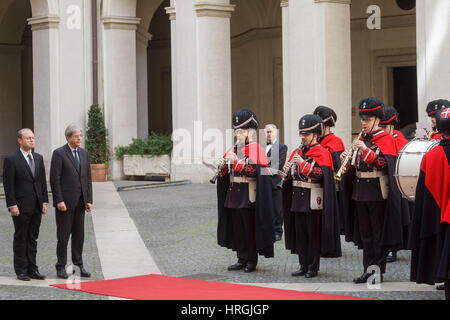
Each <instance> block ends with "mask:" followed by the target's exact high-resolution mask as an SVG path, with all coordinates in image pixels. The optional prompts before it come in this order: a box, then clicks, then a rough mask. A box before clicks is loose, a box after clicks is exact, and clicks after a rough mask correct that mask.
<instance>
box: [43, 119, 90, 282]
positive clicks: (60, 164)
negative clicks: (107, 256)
mask: <svg viewBox="0 0 450 320" xmlns="http://www.w3.org/2000/svg"><path fill="white" fill-rule="evenodd" d="M65 135H66V140H67V144H66V145H64V146H62V147H60V148H58V149H56V150H55V151H54V152H53V155H52V161H51V166H50V184H51V188H52V193H53V205H54V207H55V209H56V214H55V216H56V237H57V240H58V242H57V246H56V255H57V257H58V262H57V263H56V271H57V276H58V278H62V279H67V278H68V275H67V272H66V270H65V267H66V263H67V244H68V242H69V238H70V235H72V241H71V245H72V262H73V264H74V265H76V266H78V267H79V268H80V275H81V276H82V277H86V278H88V277H90V273H89V272H87V271H86V269H85V268H84V266H83V259H82V253H83V242H84V217H85V211H87V212H91V209H92V179H91V166H90V162H89V155H88V153H87V152H86V150H84V149H83V148H81V147H80V146H81V142H82V139H83V134H82V130H81V128H80V127H78V126H76V125H70V126H68V127H67V129H66V131H65Z"/></svg>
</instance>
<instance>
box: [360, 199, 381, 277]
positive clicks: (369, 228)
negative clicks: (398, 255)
mask: <svg viewBox="0 0 450 320" xmlns="http://www.w3.org/2000/svg"><path fill="white" fill-rule="evenodd" d="M385 208H386V201H364V202H362V201H356V212H357V214H358V222H359V232H360V235H361V240H362V243H363V265H364V272H367V268H368V267H369V266H372V265H377V266H378V267H379V268H380V271H381V273H385V271H386V257H387V254H388V250H386V249H385V248H383V246H382V245H381V235H382V232H383V223H384V212H385Z"/></svg>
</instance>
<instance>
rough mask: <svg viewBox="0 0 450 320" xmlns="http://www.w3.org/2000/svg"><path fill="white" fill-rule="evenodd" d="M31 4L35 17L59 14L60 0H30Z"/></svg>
mask: <svg viewBox="0 0 450 320" xmlns="http://www.w3.org/2000/svg"><path fill="white" fill-rule="evenodd" d="M8 1H11V0H8ZM12 1H14V0H12ZM30 4H31V11H32V13H33V17H40V16H52V15H53V16H59V1H58V0H30Z"/></svg>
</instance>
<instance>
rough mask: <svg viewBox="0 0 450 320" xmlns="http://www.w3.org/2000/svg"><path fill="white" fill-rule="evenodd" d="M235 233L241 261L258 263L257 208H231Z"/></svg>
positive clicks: (235, 241)
mask: <svg viewBox="0 0 450 320" xmlns="http://www.w3.org/2000/svg"><path fill="white" fill-rule="evenodd" d="M231 212H232V215H233V235H234V243H235V244H236V251H237V257H238V259H239V262H240V263H243V264H248V263H253V264H254V265H256V264H257V263H258V253H257V252H256V233H255V209H231Z"/></svg>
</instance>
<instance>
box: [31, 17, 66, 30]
mask: <svg viewBox="0 0 450 320" xmlns="http://www.w3.org/2000/svg"><path fill="white" fill-rule="evenodd" d="M27 21H28V24H29V25H30V26H31V30H32V31H36V30H43V29H58V28H59V21H60V17H59V16H56V15H49V16H38V17H31V18H29V19H27Z"/></svg>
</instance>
